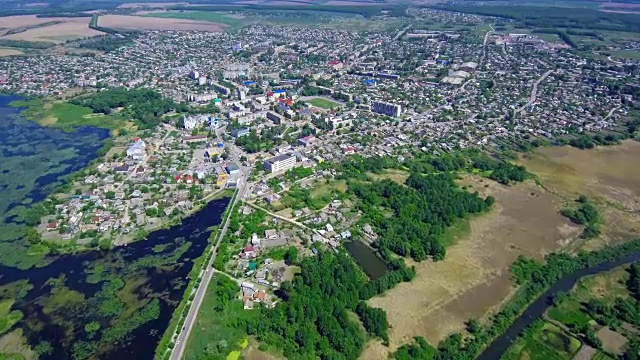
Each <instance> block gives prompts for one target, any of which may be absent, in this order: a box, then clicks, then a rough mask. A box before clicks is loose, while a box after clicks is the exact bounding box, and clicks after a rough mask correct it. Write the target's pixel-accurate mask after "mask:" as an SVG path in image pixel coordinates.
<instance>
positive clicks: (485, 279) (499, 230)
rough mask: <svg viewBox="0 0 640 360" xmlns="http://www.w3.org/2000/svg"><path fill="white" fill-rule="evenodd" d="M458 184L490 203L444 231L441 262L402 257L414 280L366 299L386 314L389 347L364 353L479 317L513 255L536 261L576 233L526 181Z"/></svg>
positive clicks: (549, 198)
mask: <svg viewBox="0 0 640 360" xmlns="http://www.w3.org/2000/svg"><path fill="white" fill-rule="evenodd" d="M460 183H461V185H464V186H467V187H468V191H471V192H473V191H478V192H479V194H480V196H482V197H485V196H487V195H492V196H493V197H495V199H496V203H495V205H494V208H493V209H492V210H491V211H490V212H489V213H487V214H483V215H481V216H477V217H472V218H470V219H469V220H468V222H467V224H465V223H464V222H461V223H460V224H459V225H457V226H456V227H454V228H453V229H451V233H450V234H449V236H451V240H450V242H452V243H453V245H452V246H450V247H449V248H448V249H447V256H446V257H445V260H443V261H440V262H436V263H434V262H431V261H424V262H422V263H418V264H416V263H414V262H412V261H407V263H408V265H415V266H416V272H417V274H416V277H415V279H413V280H412V281H411V282H409V283H401V284H398V285H397V286H396V287H395V288H393V289H392V290H389V291H387V293H386V294H385V295H383V296H379V297H375V298H373V299H371V300H370V301H369V305H370V306H373V307H381V308H383V309H384V310H385V311H386V312H387V314H388V319H389V324H390V325H391V330H390V333H389V337H390V343H391V345H390V347H389V348H385V347H383V346H376V345H372V346H368V347H367V349H366V350H365V351H366V352H365V357H364V358H368V359H375V358H383V357H385V355H384V354H383V355H380V353H379V352H380V351H383V352H384V353H388V352H390V351H394V350H395V349H396V348H397V347H398V346H400V345H402V344H405V343H407V342H409V341H411V340H412V339H413V337H415V336H423V337H424V338H425V339H426V340H427V341H428V342H429V343H431V344H437V343H438V342H440V341H441V340H442V339H444V338H445V337H446V336H447V335H448V334H450V333H452V332H455V331H462V330H464V327H465V322H466V321H467V320H468V319H469V318H476V319H483V318H485V317H486V316H487V315H489V314H490V313H492V312H493V310H496V309H497V308H498V307H500V306H501V304H503V302H504V301H506V300H507V299H508V298H509V296H510V294H511V293H512V291H513V284H512V281H511V279H510V272H509V266H510V265H511V263H512V262H513V261H515V259H516V258H517V257H518V256H519V255H526V256H530V257H534V258H536V259H541V258H542V256H544V255H545V254H548V253H550V252H553V251H556V250H558V249H560V248H562V247H564V246H566V245H567V244H568V243H569V242H571V241H572V240H573V239H575V238H577V236H578V235H579V234H580V232H581V229H580V228H579V227H577V226H574V225H572V224H571V223H570V222H569V221H568V220H567V219H565V218H564V217H563V216H562V215H560V214H559V213H558V208H557V200H556V198H555V197H554V196H553V195H552V194H551V193H549V192H547V191H544V190H543V189H541V188H540V187H538V186H536V185H535V183H534V182H532V181H527V182H525V183H521V184H517V185H513V186H504V185H500V184H498V183H496V182H494V181H491V180H487V179H483V178H480V177H479V176H472V175H469V176H466V177H465V178H463V179H462V180H461V181H460ZM398 304H402V306H398ZM434 324H438V326H434Z"/></svg>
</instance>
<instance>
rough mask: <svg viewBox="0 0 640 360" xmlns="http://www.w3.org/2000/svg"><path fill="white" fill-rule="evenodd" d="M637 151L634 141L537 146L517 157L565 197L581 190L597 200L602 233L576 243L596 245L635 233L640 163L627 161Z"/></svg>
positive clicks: (639, 205) (639, 204)
mask: <svg viewBox="0 0 640 360" xmlns="http://www.w3.org/2000/svg"><path fill="white" fill-rule="evenodd" d="M639 152H640V142H637V141H633V140H627V141H624V142H623V143H622V144H620V145H614V146H606V147H598V148H596V149H593V150H579V149H576V148H572V147H569V146H565V147H549V148H542V149H540V150H538V151H536V152H535V153H533V154H529V155H526V156H523V157H521V159H520V161H519V162H520V163H521V164H522V165H524V166H526V168H527V169H528V170H529V171H531V172H533V173H534V174H535V175H536V176H537V177H538V179H539V181H540V183H541V184H542V185H543V186H544V187H545V188H547V189H549V190H550V191H551V192H553V193H556V194H559V195H560V196H561V197H562V198H564V199H565V200H566V201H569V200H572V199H575V198H577V197H578V196H579V195H581V194H583V195H586V196H587V197H589V198H590V199H592V200H593V201H594V202H595V203H596V204H597V206H598V208H599V210H600V212H601V214H602V217H603V226H602V235H601V236H600V237H599V238H598V239H593V240H589V241H588V242H586V243H584V244H581V246H582V248H584V249H586V250H590V249H597V248H600V247H602V246H604V245H607V244H615V243H620V242H624V241H628V240H630V239H633V238H636V237H637V234H638V230H640V227H638V224H639V223H640V216H639V215H638V214H637V212H638V211H639V210H640V168H638V167H636V166H629V164H633V163H634V161H635V159H636V154H638V153H639Z"/></svg>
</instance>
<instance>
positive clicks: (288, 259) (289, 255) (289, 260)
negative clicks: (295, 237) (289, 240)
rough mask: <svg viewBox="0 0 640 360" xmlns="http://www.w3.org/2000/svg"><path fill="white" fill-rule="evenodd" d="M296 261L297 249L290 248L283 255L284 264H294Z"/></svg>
mask: <svg viewBox="0 0 640 360" xmlns="http://www.w3.org/2000/svg"><path fill="white" fill-rule="evenodd" d="M297 260H298V248H297V247H295V246H290V247H289V249H287V252H286V253H285V254H284V262H285V264H287V265H292V264H295V263H296V262H297Z"/></svg>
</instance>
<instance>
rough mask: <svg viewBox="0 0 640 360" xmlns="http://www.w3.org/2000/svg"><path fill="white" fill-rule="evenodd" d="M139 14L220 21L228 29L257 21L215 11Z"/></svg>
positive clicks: (165, 17)
mask: <svg viewBox="0 0 640 360" xmlns="http://www.w3.org/2000/svg"><path fill="white" fill-rule="evenodd" d="M138 14H140V15H144V16H148V17H154V18H161V19H185V20H194V21H206V22H212V23H219V24H224V25H225V26H227V30H238V29H241V28H243V27H245V26H247V25H249V24H251V23H253V22H255V21H257V19H251V18H248V17H247V16H243V15H233V14H230V13H224V12H215V11H184V12H178V11H145V12H139V13H138Z"/></svg>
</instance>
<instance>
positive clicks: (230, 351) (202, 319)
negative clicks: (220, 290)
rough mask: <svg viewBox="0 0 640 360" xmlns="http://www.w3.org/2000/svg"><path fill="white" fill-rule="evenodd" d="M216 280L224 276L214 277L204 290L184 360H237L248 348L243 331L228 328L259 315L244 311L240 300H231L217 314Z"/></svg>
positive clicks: (255, 312)
mask: <svg viewBox="0 0 640 360" xmlns="http://www.w3.org/2000/svg"><path fill="white" fill-rule="evenodd" d="M218 276H224V275H215V276H214V277H213V279H212V281H211V283H210V284H209V287H208V288H207V294H206V295H205V298H204V302H203V303H202V306H200V310H199V311H198V316H197V318H196V322H195V324H194V330H195V331H193V332H192V333H191V336H190V337H189V341H188V342H187V347H186V350H185V357H184V359H185V360H195V359H203V358H212V359H213V358H215V359H217V358H225V357H226V358H227V359H237V358H239V356H240V353H241V351H242V350H243V349H244V348H246V347H247V346H248V344H249V342H248V339H247V338H246V333H245V331H244V329H240V328H235V327H234V326H233V325H231V324H232V323H233V322H235V321H236V320H238V319H242V318H247V317H251V316H258V315H259V313H258V311H257V310H255V311H247V310H244V309H243V304H242V301H240V300H233V301H232V302H230V303H229V304H227V305H226V306H224V309H223V311H221V312H219V311H216V310H215V307H216V303H215V301H216V295H215V293H216V284H217V283H216V278H217V277H218Z"/></svg>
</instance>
